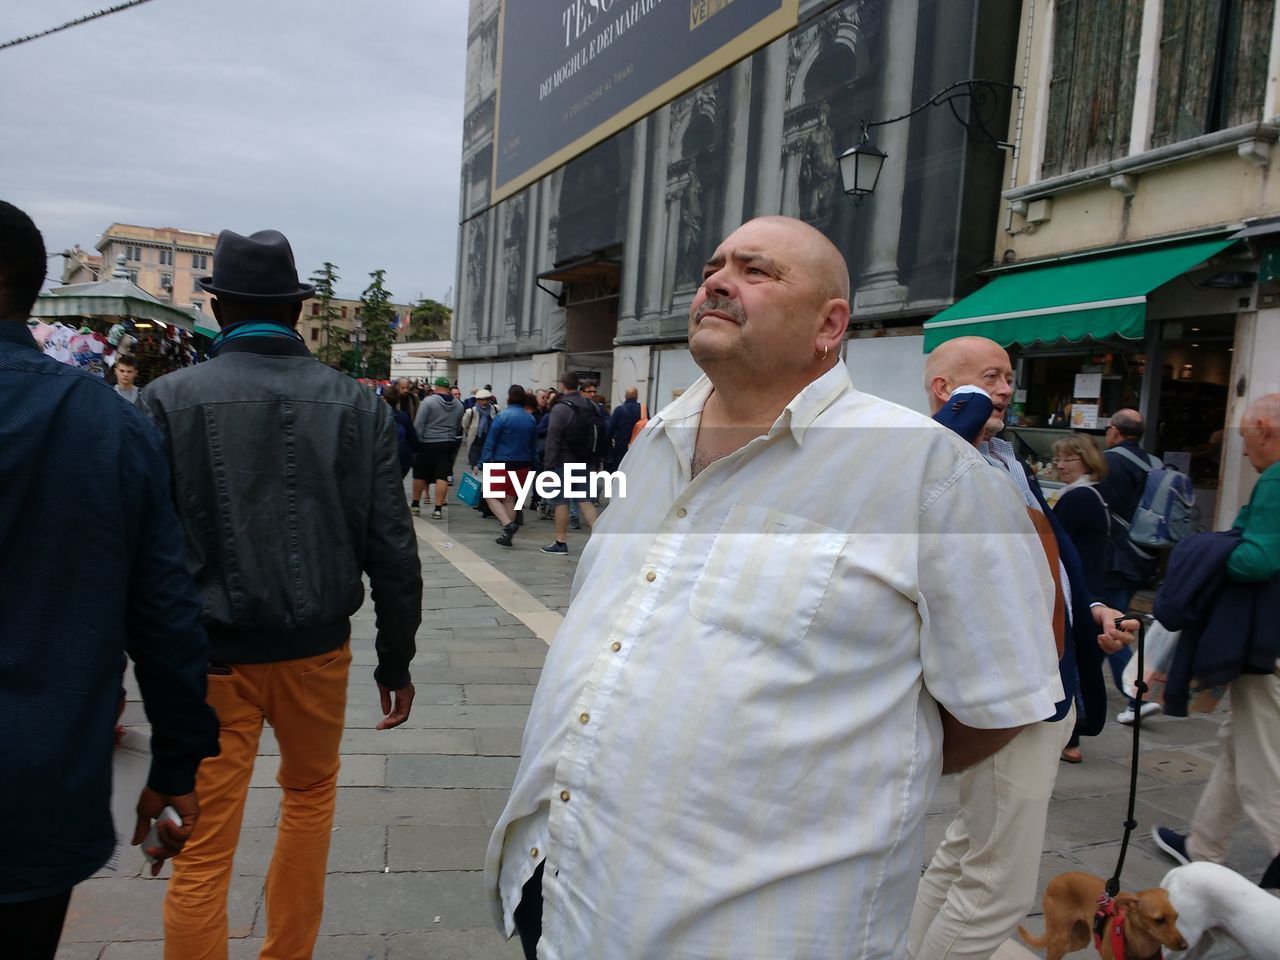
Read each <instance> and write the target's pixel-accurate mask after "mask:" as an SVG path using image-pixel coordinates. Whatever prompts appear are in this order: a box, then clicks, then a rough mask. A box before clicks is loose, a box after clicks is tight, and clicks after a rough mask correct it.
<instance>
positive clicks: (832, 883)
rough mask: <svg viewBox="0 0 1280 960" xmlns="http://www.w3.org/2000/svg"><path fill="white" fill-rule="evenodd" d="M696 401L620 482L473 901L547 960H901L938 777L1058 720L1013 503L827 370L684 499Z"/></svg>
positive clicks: (1045, 601) (636, 449) (964, 451)
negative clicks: (537, 927)
mask: <svg viewBox="0 0 1280 960" xmlns="http://www.w3.org/2000/svg"><path fill="white" fill-rule="evenodd" d="M710 393H711V385H710V382H709V381H708V380H707V379H706V378H705V377H704V378H703V379H702V380H700V381H699V382H698V383H697V384H695V385H694V386H693V387H692V388H691V389H690V390H689V391H688V392H686V393H685V394H684V395H683V396H682V397H681V398H680V399H679V400H677V401H676V402H675V403H673V404H672V405H670V406H669V407H668V408H666V409H665V410H663V411H662V412H661V413H660V414H659V415H658V416H656V417H655V418H654V419H653V421H652V422H651V423H650V424H649V425H648V427H647V428H646V430H645V431H644V432H643V433H642V434H641V435H640V437H638V438H637V441H636V442H635V443H633V444H632V446H631V449H630V451H629V452H628V454H627V457H626V460H625V461H624V463H623V469H624V471H625V472H626V475H627V496H626V498H625V499H617V500H614V501H613V502H612V503H611V504H610V505H609V507H608V508H607V509H606V510H605V511H604V512H603V514H602V515H601V519H600V522H599V523H598V525H597V527H596V530H595V532H594V534H593V535H592V537H591V540H590V542H589V544H588V546H587V548H586V550H585V551H584V553H583V556H582V561H581V564H580V566H579V569H578V573H577V577H576V578H575V580H574V585H573V595H572V600H571V604H570V608H569V612H568V614H567V615H566V617H565V622H564V626H563V627H562V628H561V630H560V632H559V633H558V635H557V636H556V639H555V641H554V642H553V643H552V645H551V648H550V650H549V652H548V655H547V659H546V663H545V666H544V668H543V673H542V678H541V682H540V683H539V685H538V689H537V693H536V695H535V697H534V701H533V705H532V708H531V712H530V717H529V722H528V725H527V727H526V729H525V734H524V743H523V751H522V752H523V756H522V758H521V762H520V767H519V771H518V773H517V774H516V780H515V785H514V786H513V788H512V793H511V797H510V799H509V800H508V803H507V805H506V809H505V810H504V812H503V814H502V816H501V818H500V820H499V822H498V825H497V828H496V830H495V832H494V835H493V838H492V840H491V841H490V844H489V851H488V857H487V863H486V878H487V882H488V885H489V889H490V891H491V895H492V896H493V905H494V909H495V917H496V918H497V919H498V921H499V923H500V925H501V926H502V928H503V929H504V930H505V931H506V933H507V934H508V935H510V934H511V933H513V932H514V924H513V920H512V913H513V911H514V909H515V907H516V906H517V905H518V903H519V902H520V896H521V888H522V887H523V885H524V884H525V882H526V881H527V880H528V879H529V878H530V876H532V874H533V872H534V870H535V869H536V867H537V865H538V864H539V863H541V862H543V861H545V863H546V868H545V871H544V876H543V898H544V906H543V938H542V942H541V945H540V947H539V956H540V957H542V958H544V960H580V958H585V957H590V958H592V960H610V958H618V960H623V958H629V960H634V958H637V957H662V958H708V960H710V958H726V957H734V958H743V960H745V958H752V957H758V958H770V960H777V958H785V957H797V958H801V957H803V958H818V957H821V958H824V960H826V958H859V960H874V958H894V957H900V956H902V955H903V954H904V949H905V934H906V922H905V918H906V917H908V916H909V915H910V912H911V904H912V899H913V896H914V892H915V884H916V879H917V877H918V870H919V864H920V862H921V856H922V849H921V848H922V842H923V841H922V822H923V818H924V813H925V810H926V807H927V805H928V803H929V800H930V798H931V796H932V794H933V791H934V788H935V787H936V785H937V781H938V776H939V773H940V769H941V744H942V731H941V721H940V719H939V715H938V710H937V708H936V703H941V704H942V705H944V706H945V707H946V708H947V709H948V710H949V711H950V712H951V713H952V714H954V715H955V716H956V718H957V719H959V720H960V721H961V722H962V723H965V724H968V725H970V726H973V727H984V728H995V727H1012V726H1018V725H1021V724H1027V723H1032V722H1035V721H1037V720H1040V719H1041V718H1043V717H1045V716H1047V715H1048V714H1049V713H1051V712H1052V711H1053V705H1054V703H1055V701H1057V700H1058V699H1060V698H1061V696H1062V690H1061V684H1060V682H1059V680H1058V671H1057V665H1056V663H1055V662H1054V643H1053V635H1052V631H1051V628H1050V617H1051V610H1052V600H1053V597H1052V590H1053V584H1052V580H1051V578H1050V577H1049V571H1048V565H1047V564H1046V562H1045V559H1044V551H1043V549H1042V548H1041V546H1040V541H1039V539H1038V538H1037V537H1036V535H1035V532H1034V530H1033V528H1032V526H1031V524H1030V521H1029V520H1028V518H1027V516H1026V513H1025V511H1024V510H1023V509H1022V506H1021V505H1020V504H1019V503H1018V501H1017V499H1016V498H1014V497H1011V496H1009V488H1008V480H1006V479H1004V478H1002V477H1000V476H999V475H998V474H997V473H996V472H995V471H993V470H991V469H990V468H989V467H988V466H987V465H986V463H985V462H984V461H983V460H982V459H981V458H980V457H979V456H978V455H977V453H976V452H975V451H974V450H973V448H972V447H969V446H967V445H966V444H964V443H963V442H962V441H960V440H959V438H957V437H956V436H955V435H954V434H952V433H951V432H950V431H948V430H945V429H943V428H942V427H940V426H938V425H937V424H935V423H934V422H933V421H931V420H929V419H928V418H926V417H922V416H920V415H918V414H915V413H912V412H911V411H908V410H906V409H904V408H902V407H898V406H896V405H894V404H890V403H886V402H885V401H882V400H879V399H877V398H875V397H871V396H868V395H866V394H862V393H859V392H858V391H856V390H854V389H853V388H852V385H851V384H850V382H849V375H848V372H847V370H846V368H845V367H844V365H843V364H840V365H838V366H837V367H835V368H834V369H833V370H831V371H829V372H828V373H826V374H825V375H823V376H822V377H821V378H819V379H818V380H816V381H814V382H813V383H811V384H810V385H809V386H808V387H806V388H805V389H804V390H803V391H802V392H801V393H800V394H799V395H797V396H796V397H795V399H794V400H793V401H792V402H791V403H790V404H789V405H788V407H787V408H786V410H784V411H783V413H782V415H781V416H780V417H779V418H778V420H777V422H776V423H775V424H774V425H773V427H772V428H771V429H770V431H769V433H768V434H767V435H766V436H763V437H759V438H757V439H755V440H753V441H751V442H750V443H749V444H747V445H746V446H745V447H743V448H742V449H740V450H738V451H737V452H735V453H733V454H731V455H730V456H728V457H725V458H724V459H722V460H719V461H717V462H715V463H713V464H711V465H710V466H709V467H707V468H706V469H705V470H703V471H702V472H701V473H700V474H699V475H698V476H697V477H696V478H691V476H690V462H691V459H692V456H693V452H694V445H695V441H696V438H697V433H698V422H699V419H700V417H701V413H702V408H703V405H704V404H705V402H706V399H707V397H708V396H709V395H710Z"/></svg>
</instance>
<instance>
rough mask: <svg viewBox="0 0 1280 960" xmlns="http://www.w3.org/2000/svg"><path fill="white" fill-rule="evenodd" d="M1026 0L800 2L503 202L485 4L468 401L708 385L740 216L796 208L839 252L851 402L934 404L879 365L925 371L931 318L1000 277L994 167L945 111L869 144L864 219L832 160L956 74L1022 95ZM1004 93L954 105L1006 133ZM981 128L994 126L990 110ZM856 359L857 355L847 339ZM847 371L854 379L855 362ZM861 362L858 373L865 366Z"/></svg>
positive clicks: (469, 213) (466, 153)
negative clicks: (1007, 84)
mask: <svg viewBox="0 0 1280 960" xmlns="http://www.w3.org/2000/svg"><path fill="white" fill-rule="evenodd" d="M1018 10H1019V5H1018V3H1017V2H1016V0H893V2H889V0H843V2H832V0H803V2H801V4H800V16H799V25H798V27H797V28H796V29H794V30H792V31H791V32H789V33H787V34H786V35H784V36H782V37H780V38H779V39H778V40H776V41H774V42H773V43H771V44H769V45H768V46H766V47H764V48H762V49H760V50H758V51H756V52H755V53H754V54H752V55H751V56H749V57H747V58H746V59H744V60H741V61H740V62H738V63H737V64H735V65H734V66H732V67H730V68H728V69H726V70H724V71H722V72H720V73H719V74H717V75H715V76H713V77H711V78H710V79H709V80H707V81H706V82H704V83H702V84H701V85H699V86H698V87H696V88H695V89H693V90H691V91H689V92H688V93H686V94H684V95H682V96H680V97H678V98H676V99H675V100H674V101H672V102H670V103H667V104H666V105H664V106H662V107H660V108H658V109H656V110H654V111H652V112H651V113H649V114H648V115H647V116H645V117H644V118H643V119H641V120H639V121H637V122H635V123H633V124H632V125H631V126H630V127H627V128H625V129H623V130H622V131H621V132H620V133H618V134H616V135H614V136H613V137H611V138H609V139H607V140H605V141H603V142H601V143H599V144H598V145H596V146H595V147H593V148H592V149H590V150H589V151H587V152H585V153H583V154H581V155H579V156H578V157H576V158H575V159H573V160H572V161H570V162H569V163H568V164H566V165H565V166H563V167H561V168H559V169H557V170H555V171H554V172H552V173H550V174H548V175H546V176H544V177H542V178H541V179H540V180H537V181H536V182H534V183H533V184H531V185H530V186H528V187H527V188H525V189H524V190H522V191H521V192H519V193H517V194H515V195H513V196H511V197H509V198H507V199H505V200H503V201H502V202H500V203H497V204H492V205H491V204H490V203H489V197H490V187H491V178H492V168H493V150H494V139H493V138H494V123H495V105H496V99H497V97H496V94H497V75H496V58H497V49H498V27H499V18H500V10H499V4H498V2H497V0H472V3H471V20H470V29H469V35H468V58H467V82H466V103H465V108H464V109H465V113H464V130H463V163H462V166H463V169H462V189H461V199H460V220H461V222H462V224H461V227H460V230H459V240H458V274H457V280H456V285H455V288H456V289H457V290H458V297H457V302H456V306H455V323H454V334H453V352H454V357H455V359H456V360H457V362H458V369H459V382H460V384H461V386H462V387H463V388H464V390H465V389H469V388H470V387H472V386H476V385H480V384H483V383H492V384H494V387H495V389H499V390H501V389H505V387H506V385H507V384H508V383H510V382H517V383H524V384H525V385H527V386H549V385H552V384H554V382H555V380H556V378H557V377H558V376H559V375H560V374H561V373H562V372H564V371H565V370H574V371H578V372H579V373H585V374H587V375H588V376H591V377H592V378H593V379H598V380H599V381H600V382H601V385H602V387H603V391H602V392H606V393H607V395H608V396H610V398H611V399H612V400H613V401H614V402H617V400H618V399H620V398H621V395H622V392H623V391H624V390H625V389H626V388H628V387H631V386H636V387H638V388H639V389H640V392H641V395H642V396H647V397H648V399H649V403H650V405H651V406H652V407H655V408H657V407H661V406H663V405H665V404H666V403H668V402H669V401H670V400H671V399H672V396H673V395H674V394H675V393H676V392H677V391H679V390H682V389H683V388H684V387H686V386H688V384H689V383H690V382H692V380H693V379H694V378H695V377H696V374H697V370H696V368H695V367H694V366H693V364H692V361H691V359H690V357H689V353H688V350H687V322H688V321H687V317H688V309H689V304H690V302H691V300H692V298H693V295H694V292H695V290H696V288H697V286H698V283H699V282H700V277H701V267H702V263H703V262H704V261H705V259H706V258H707V256H708V255H709V254H710V253H711V252H712V251H713V250H714V249H715V246H716V245H717V244H718V243H719V241H720V240H721V239H723V238H724V237H725V236H726V235H727V234H728V233H730V232H731V231H732V230H733V229H735V228H736V227H737V226H738V225H739V224H741V223H742V222H743V221H745V220H747V219H750V218H751V217H754V216H759V215H764V214H776V213H783V214H787V215H790V216H796V217H800V218H802V219H804V220H806V221H808V222H809V223H812V224H813V225H815V226H816V227H818V228H819V229H820V230H822V231H823V232H824V233H825V234H826V235H827V236H829V237H830V238H831V239H832V240H833V241H834V242H835V243H836V245H837V246H838V247H839V248H840V249H841V250H842V251H843V252H844V254H845V256H846V258H847V260H848V262H849V265H850V271H851V275H852V276H853V279H854V284H855V287H856V289H857V295H856V298H855V303H854V318H855V325H856V327H857V330H856V333H855V335H856V336H857V337H859V338H862V339H865V340H866V341H867V345H866V349H865V350H858V351H855V350H854V349H852V348H851V349H850V350H849V351H848V354H849V358H850V361H851V363H853V365H854V369H855V376H856V377H860V378H870V380H869V381H866V382H859V385H860V386H863V387H866V388H868V389H872V390H878V391H879V392H882V393H885V394H886V395H889V396H891V397H893V398H894V399H901V400H910V401H911V402H912V405H914V406H920V405H921V404H922V403H923V395H922V391H916V390H911V391H908V390H906V389H905V388H904V383H905V382H906V380H907V379H915V377H914V375H912V377H911V378H904V377H903V375H902V373H901V370H900V369H899V370H898V371H897V372H896V373H895V374H894V375H893V376H892V377H889V376H888V375H887V374H886V370H887V369H888V368H887V366H886V362H885V360H886V358H888V357H905V358H907V361H906V362H910V363H912V364H913V365H914V366H915V367H917V368H918V369H919V370H920V371H922V370H923V351H922V348H921V344H922V339H921V323H922V321H923V320H924V319H925V318H926V317H928V316H930V315H932V314H934V313H936V312H937V311H938V310H939V309H941V308H943V307H945V306H947V305H948V304H950V303H952V302H953V301H954V300H955V299H956V298H957V297H958V296H960V295H963V294H964V293H967V292H968V291H969V290H971V289H973V288H974V287H975V286H976V285H977V284H978V283H979V277H978V271H979V270H980V269H982V268H985V267H987V266H989V265H990V261H991V253H992V244H993V237H994V235H995V231H996V226H997V221H996V215H997V204H998V200H999V196H998V193H999V187H1000V176H1001V172H1000V171H1001V165H1002V163H1003V159H1002V155H1001V153H1000V151H999V150H997V149H996V148H995V147H993V146H992V145H991V144H990V143H987V142H981V141H980V140H979V139H978V138H975V137H972V136H971V135H970V134H969V132H968V131H967V130H966V127H964V126H962V125H961V124H958V123H956V121H955V119H954V118H953V117H952V116H951V114H950V111H948V110H946V109H928V110H924V111H921V112H919V113H917V114H916V115H914V116H912V117H911V118H910V119H906V120H903V121H902V122H899V123H895V124H890V125H887V126H884V127H882V128H880V129H879V130H877V135H878V136H877V143H878V144H879V146H880V147H881V148H882V149H883V150H884V151H885V152H886V153H887V154H888V155H889V156H890V158H891V159H890V161H889V162H888V163H886V165H885V169H884V172H883V173H882V174H881V178H880V183H879V185H878V187H877V190H876V192H875V195H874V196H873V197H871V198H870V199H868V200H866V201H865V202H863V203H862V204H861V205H859V206H854V205H852V204H851V203H849V202H848V201H847V200H846V198H845V197H844V195H843V193H842V189H841V184H840V179H839V173H838V166H837V161H836V158H837V157H838V156H839V155H840V153H842V152H843V151H844V150H845V149H847V148H848V147H850V146H852V145H854V143H856V142H857V140H858V137H859V135H860V132H861V123H862V122H863V121H865V122H873V121H875V120H881V119H888V118H892V117H897V116H899V115H902V114H905V113H907V112H908V111H910V110H911V108H912V107H913V106H915V105H917V104H919V103H920V102H922V101H924V100H927V99H929V97H930V96H931V95H933V94H934V93H935V92H937V91H938V90H939V89H941V88H943V87H945V86H947V85H948V84H950V83H952V82H954V81H955V80H957V79H964V78H970V77H985V78H991V79H996V80H1005V81H1007V80H1009V79H1010V78H1011V76H1012V73H1013V70H1014V51H1015V47H1016V43H1017V37H1016V32H1017V29H1018ZM1008 107H1009V98H1008V97H1007V96H1005V97H1004V98H1003V99H1001V98H1000V97H999V96H997V97H994V98H991V99H988V100H987V101H986V102H983V103H979V102H972V101H966V102H964V103H963V104H960V105H959V106H958V107H957V109H958V111H959V112H960V113H961V114H962V115H963V116H964V118H965V119H967V120H974V119H979V120H981V121H982V122H984V123H986V124H989V125H993V128H994V129H997V130H1000V131H1001V132H1003V129H1004V125H1005V119H1006V117H1007V110H1008ZM979 115H981V116H979ZM855 346H857V345H856V344H855ZM855 358H856V359H857V360H858V361H859V363H861V366H859V363H855V362H854V361H855ZM864 358H874V359H867V361H866V362H863V361H864Z"/></svg>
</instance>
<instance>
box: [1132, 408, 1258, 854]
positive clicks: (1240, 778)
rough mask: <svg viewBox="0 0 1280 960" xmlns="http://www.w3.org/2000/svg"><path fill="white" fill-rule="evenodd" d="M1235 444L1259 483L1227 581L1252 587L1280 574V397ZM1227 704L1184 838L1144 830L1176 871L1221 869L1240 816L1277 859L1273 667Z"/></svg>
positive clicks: (1253, 414) (1247, 416)
mask: <svg viewBox="0 0 1280 960" xmlns="http://www.w3.org/2000/svg"><path fill="white" fill-rule="evenodd" d="M1240 436H1242V437H1243V438H1244V454H1245V456H1246V457H1248V458H1249V462H1250V463H1251V464H1253V468H1254V469H1255V470H1257V471H1258V473H1259V474H1260V476H1259V477H1258V483H1257V485H1256V486H1255V487H1254V488H1253V496H1251V497H1250V498H1249V502H1248V503H1247V504H1245V506H1244V508H1243V509H1242V510H1241V511H1240V515H1239V516H1237V517H1236V522H1235V524H1234V528H1235V529H1236V530H1239V531H1240V545H1239V546H1238V547H1236V548H1235V549H1234V550H1232V551H1231V555H1230V556H1229V557H1228V558H1227V575H1228V576H1229V577H1231V579H1233V580H1243V581H1247V582H1250V583H1259V582H1262V581H1265V580H1270V579H1271V578H1272V577H1274V576H1275V575H1276V574H1277V573H1280V393H1269V394H1267V395H1266V396H1264V397H1260V398H1259V399H1257V400H1255V401H1254V402H1253V403H1251V404H1250V405H1249V408H1248V409H1247V410H1245V412H1244V416H1243V417H1241V418H1240ZM1230 696H1231V712H1230V713H1228V714H1227V717H1226V719H1225V720H1223V722H1222V729H1221V731H1220V732H1219V733H1218V743H1219V746H1220V751H1219V754H1218V760H1217V762H1216V763H1215V764H1214V767H1213V773H1212V774H1210V776H1209V782H1208V783H1207V784H1205V788H1204V793H1202V794H1201V795H1200V802H1199V803H1198V804H1197V805H1196V810H1195V813H1194V814H1193V815H1192V817H1191V829H1190V830H1189V831H1188V832H1187V833H1185V834H1184V833H1178V832H1177V831H1176V830H1173V829H1171V828H1170V827H1164V826H1158V825H1157V826H1155V827H1153V828H1152V830H1151V838H1152V839H1153V840H1154V841H1155V843H1156V846H1158V847H1159V848H1160V849H1161V850H1163V851H1164V852H1165V853H1167V854H1169V856H1171V857H1173V859H1175V860H1177V861H1178V862H1179V863H1188V862H1189V861H1191V860H1209V861H1212V862H1214V863H1221V864H1225V863H1226V862H1227V857H1228V853H1229V850H1230V844H1231V837H1232V834H1233V833H1234V832H1235V828H1236V826H1237V824H1238V823H1239V822H1240V820H1241V819H1242V818H1243V817H1244V816H1245V815H1247V816H1248V817H1249V819H1250V820H1252V821H1253V822H1254V823H1255V824H1256V825H1257V827H1258V829H1259V831H1261V833H1262V836H1263V839H1264V840H1265V842H1266V844H1267V848H1268V852H1269V853H1270V854H1271V855H1273V856H1274V855H1276V854H1277V852H1280V666H1278V669H1277V672H1275V673H1266V674H1247V673H1242V674H1241V675H1240V676H1238V677H1236V678H1235V679H1234V680H1232V681H1231V694H1230ZM1268 872H1270V871H1268Z"/></svg>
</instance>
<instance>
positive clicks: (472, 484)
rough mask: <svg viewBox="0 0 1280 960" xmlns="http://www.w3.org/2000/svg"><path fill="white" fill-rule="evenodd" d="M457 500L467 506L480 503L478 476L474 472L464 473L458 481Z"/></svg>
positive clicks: (476, 505) (474, 505)
mask: <svg viewBox="0 0 1280 960" xmlns="http://www.w3.org/2000/svg"><path fill="white" fill-rule="evenodd" d="M458 502H459V503H465V504H466V505H467V506H468V507H478V506H479V505H480V478H479V477H477V476H476V475H475V474H474V473H464V474H463V475H462V479H460V480H459V481H458Z"/></svg>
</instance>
